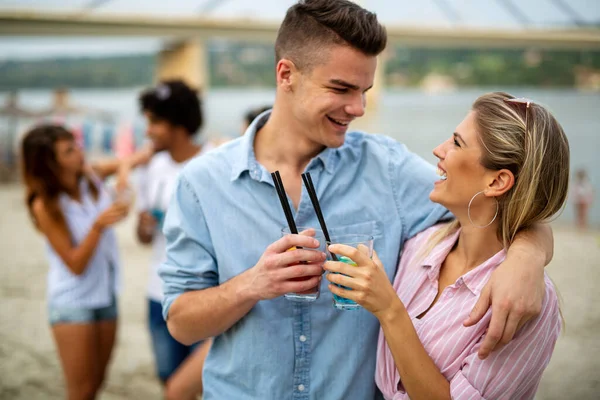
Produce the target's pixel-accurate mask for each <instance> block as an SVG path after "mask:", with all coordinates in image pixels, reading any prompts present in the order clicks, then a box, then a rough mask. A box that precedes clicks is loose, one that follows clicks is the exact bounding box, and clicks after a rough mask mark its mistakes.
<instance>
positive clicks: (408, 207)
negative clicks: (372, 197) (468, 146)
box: [390, 142, 452, 242]
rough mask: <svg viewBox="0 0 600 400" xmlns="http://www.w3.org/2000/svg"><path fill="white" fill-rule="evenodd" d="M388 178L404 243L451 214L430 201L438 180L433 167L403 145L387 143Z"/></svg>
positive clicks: (448, 217) (449, 217)
mask: <svg viewBox="0 0 600 400" xmlns="http://www.w3.org/2000/svg"><path fill="white" fill-rule="evenodd" d="M390 153H391V154H390V157H391V158H390V175H391V176H390V181H391V184H392V190H393V194H394V199H395V201H396V206H397V208H398V214H399V215H400V218H401V220H402V225H403V230H404V232H403V235H402V236H403V237H402V239H403V242H404V241H406V240H408V239H410V238H412V237H413V236H415V235H416V234H417V233H419V232H422V231H424V230H425V229H427V228H429V227H430V226H432V225H434V224H436V223H437V222H439V221H441V220H448V219H451V218H452V214H451V213H450V212H449V211H448V210H446V209H445V208H444V207H442V206H441V205H439V204H437V203H434V202H432V201H431V200H429V193H430V192H431V191H432V190H433V183H434V182H435V181H436V180H437V179H438V177H437V175H436V173H435V168H434V167H433V165H431V164H429V163H428V162H427V161H425V160H424V159H422V158H421V157H419V156H417V155H416V154H414V153H412V152H410V151H409V150H408V149H407V148H406V146H405V145H403V144H400V143H397V142H394V143H393V144H392V145H390Z"/></svg>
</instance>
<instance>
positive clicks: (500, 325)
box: [479, 306, 508, 360]
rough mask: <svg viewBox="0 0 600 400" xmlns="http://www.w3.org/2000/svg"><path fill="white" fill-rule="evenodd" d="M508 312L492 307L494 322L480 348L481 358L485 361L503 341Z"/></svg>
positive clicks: (492, 321) (491, 323)
mask: <svg viewBox="0 0 600 400" xmlns="http://www.w3.org/2000/svg"><path fill="white" fill-rule="evenodd" d="M507 318H508V312H507V311H506V309H505V308H504V307H500V306H499V307H492V320H491V322H490V326H489V328H488V331H487V332H486V334H485V337H484V338H483V343H482V344H481V347H480V348H479V358H481V359H482V360H483V359H485V358H486V357H487V356H488V355H489V354H490V353H491V352H492V350H493V349H495V348H496V345H497V344H498V342H500V340H501V339H502V335H503V334H504V327H505V326H506V320H507Z"/></svg>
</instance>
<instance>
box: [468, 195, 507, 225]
mask: <svg viewBox="0 0 600 400" xmlns="http://www.w3.org/2000/svg"><path fill="white" fill-rule="evenodd" d="M481 193H483V190H482V191H481V192H477V193H475V195H474V196H473V197H471V201H469V206H468V207H467V215H468V216H469V221H471V225H473V226H474V227H475V228H487V227H488V226H490V225H491V224H492V223H493V222H494V221H495V220H496V217H497V216H498V211H499V210H500V204H499V203H498V199H497V198H495V197H494V200H496V214H494V218H492V220H491V221H490V222H488V224H487V225H475V223H474V222H473V220H472V219H471V203H473V200H475V197H477V196H479V195H480V194H481Z"/></svg>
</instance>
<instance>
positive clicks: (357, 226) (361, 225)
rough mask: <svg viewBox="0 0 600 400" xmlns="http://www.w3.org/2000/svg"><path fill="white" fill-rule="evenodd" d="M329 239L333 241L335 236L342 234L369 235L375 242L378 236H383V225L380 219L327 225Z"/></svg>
mask: <svg viewBox="0 0 600 400" xmlns="http://www.w3.org/2000/svg"><path fill="white" fill-rule="evenodd" d="M328 231H329V236H330V237H331V240H333V241H335V238H336V236H342V235H370V236H373V239H374V241H375V242H376V241H377V239H378V238H382V237H383V226H382V223H381V222H380V221H375V220H370V221H364V222H356V223H353V224H347V225H336V226H333V227H331V228H329V227H328Z"/></svg>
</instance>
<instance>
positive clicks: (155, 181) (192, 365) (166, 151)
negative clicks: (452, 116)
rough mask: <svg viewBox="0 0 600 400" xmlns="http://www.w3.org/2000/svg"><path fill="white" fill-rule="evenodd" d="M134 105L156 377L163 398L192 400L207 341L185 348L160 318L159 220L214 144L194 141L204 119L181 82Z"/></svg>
mask: <svg viewBox="0 0 600 400" xmlns="http://www.w3.org/2000/svg"><path fill="white" fill-rule="evenodd" d="M139 103H140V108H141V111H142V112H143V113H144V116H145V118H146V122H147V135H148V137H149V138H150V140H151V141H152V144H153V147H154V150H155V151H156V153H155V154H154V156H153V157H152V158H151V159H150V161H149V163H148V164H147V165H146V166H144V167H143V168H141V169H140V170H139V176H138V179H139V181H138V190H137V205H138V209H139V219H138V224H137V237H138V239H139V241H140V242H141V243H143V244H152V247H153V252H152V254H153V255H152V260H151V263H150V279H149V282H148V290H147V297H148V327H149V330H150V336H151V339H152V348H153V352H154V359H155V363H156V373H157V375H158V377H159V378H160V380H161V381H162V382H163V383H164V384H165V397H166V398H167V399H180V400H183V399H185V400H187V399H195V398H196V396H197V395H200V394H202V367H203V365H204V358H205V357H206V354H207V352H208V349H209V347H210V340H204V341H200V342H198V343H195V344H193V345H191V346H186V345H184V344H181V343H179V342H178V341H177V340H175V339H174V338H173V337H172V336H171V334H170V333H169V330H168V329H167V324H166V322H165V320H164V319H163V317H162V305H161V302H162V300H163V288H162V281H161V279H160V277H159V276H158V266H159V265H160V264H161V263H162V262H164V261H165V259H166V239H165V236H164V235H163V233H162V222H163V219H164V216H165V211H166V209H167V206H168V204H169V202H170V200H171V195H172V193H173V192H174V190H175V186H176V181H177V177H178V175H179V172H180V171H181V169H182V168H183V167H184V166H185V165H186V164H187V163H188V161H190V160H191V159H192V158H194V157H198V156H201V155H202V154H204V153H206V152H208V151H209V150H210V149H212V148H213V147H214V146H213V144H211V143H210V142H207V143H205V144H203V145H200V144H197V143H196V141H195V138H196V134H197V132H198V131H199V130H200V129H201V128H202V125H203V121H204V118H203V112H202V104H201V101H200V99H199V98H198V94H197V93H196V91H195V90H193V89H192V88H190V87H189V86H188V85H186V84H185V83H184V82H182V81H180V80H169V81H164V82H161V83H160V84H159V85H158V86H156V87H155V88H152V89H149V90H146V91H144V92H143V93H142V94H141V96H140V99H139Z"/></svg>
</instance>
